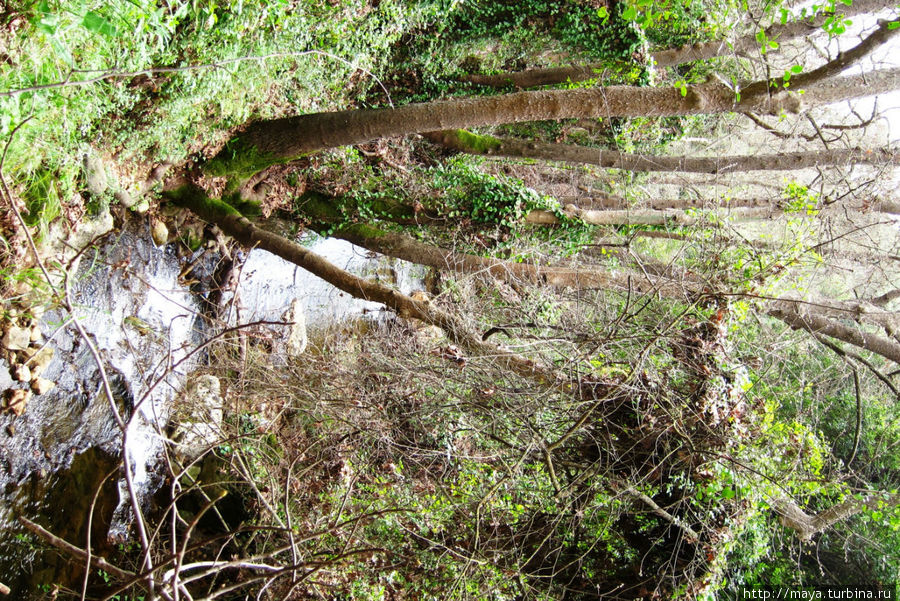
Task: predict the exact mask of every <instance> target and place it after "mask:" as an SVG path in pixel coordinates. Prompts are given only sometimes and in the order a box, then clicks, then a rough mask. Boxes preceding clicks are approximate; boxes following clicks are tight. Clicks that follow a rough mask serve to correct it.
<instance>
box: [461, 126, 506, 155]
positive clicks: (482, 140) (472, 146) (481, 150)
mask: <svg viewBox="0 0 900 601" xmlns="http://www.w3.org/2000/svg"><path fill="white" fill-rule="evenodd" d="M453 135H454V136H455V137H456V140H457V143H458V144H459V145H460V146H461V147H463V148H465V149H466V150H467V151H469V152H477V153H478V154H490V152H491V151H492V150H495V149H497V148H499V147H500V145H501V144H502V142H501V141H500V140H499V139H498V138H495V137H493V136H484V135H480V134H473V133H472V132H470V131H466V130H464V129H457V130H454V131H453Z"/></svg>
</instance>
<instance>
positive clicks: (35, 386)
mask: <svg viewBox="0 0 900 601" xmlns="http://www.w3.org/2000/svg"><path fill="white" fill-rule="evenodd" d="M55 386H56V382H53V381H52V380H48V379H46V378H35V379H34V380H32V381H31V391H32V392H33V393H34V394H47V393H48V392H50V391H51V390H53V388H54V387H55Z"/></svg>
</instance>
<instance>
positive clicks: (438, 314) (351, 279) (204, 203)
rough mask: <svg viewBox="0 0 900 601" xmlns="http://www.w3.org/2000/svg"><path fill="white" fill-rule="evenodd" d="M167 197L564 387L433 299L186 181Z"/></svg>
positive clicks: (358, 294)
mask: <svg viewBox="0 0 900 601" xmlns="http://www.w3.org/2000/svg"><path fill="white" fill-rule="evenodd" d="M165 195H166V197H167V198H168V199H169V200H171V201H173V202H174V203H176V204H178V205H179V206H182V207H184V208H186V209H188V210H190V211H191V212H193V213H195V214H196V215H197V216H199V217H200V218H202V219H204V220H206V221H208V222H210V223H214V224H215V225H217V226H219V227H220V228H221V229H222V231H223V232H225V233H226V234H227V235H229V236H232V237H233V238H235V239H236V240H237V241H238V242H241V243H242V244H244V245H246V246H252V247H255V248H261V249H263V250H267V251H269V252H270V253H272V254H274V255H277V256H279V257H281V258H282V259H284V260H286V261H290V262H291V263H293V264H295V265H297V266H299V267H302V268H303V269H305V270H307V271H309V272H310V273H312V274H313V275H315V276H317V277H320V278H322V279H323V280H325V281H326V282H328V283H329V284H331V285H332V286H334V287H335V288H338V289H340V290H343V291H344V292H347V293H348V294H351V295H352V296H354V297H355V298H361V299H365V300H370V301H375V302H378V303H382V304H384V305H386V306H387V307H389V308H391V309H393V310H394V311H396V312H397V313H398V314H399V315H400V316H401V317H407V318H414V319H419V320H421V321H423V322H425V323H427V324H429V325H433V326H437V327H439V328H441V329H442V330H444V331H445V332H446V333H447V336H448V337H449V338H450V339H451V340H453V341H454V342H456V343H457V344H459V345H460V346H461V347H463V348H464V349H466V350H467V351H468V352H471V353H473V354H476V355H480V356H489V357H492V358H493V360H495V361H498V362H499V363H500V364H501V365H503V366H504V367H506V368H507V369H510V370H512V371H514V372H515V373H518V374H519V375H522V376H525V377H528V378H530V379H532V380H535V381H538V382H542V383H547V384H552V385H564V384H563V382H564V378H562V377H561V375H560V374H558V373H557V372H556V370H554V369H552V368H548V367H544V366H541V365H539V364H537V363H536V362H534V361H532V360H530V359H526V358H525V357H522V356H521V355H518V354H517V353H514V352H512V351H510V350H507V349H505V348H502V347H500V346H497V345H495V344H492V343H490V342H485V341H483V340H481V339H480V338H479V337H478V336H477V335H475V334H474V333H473V332H472V331H471V330H470V329H469V328H468V326H467V325H466V324H465V323H463V322H462V320H460V319H458V318H456V317H454V316H452V315H450V314H449V313H447V312H446V311H442V310H441V309H439V308H437V307H435V306H434V305H432V304H431V303H428V302H425V301H420V300H416V299H414V298H411V297H409V296H407V295H405V294H402V293H400V292H398V291H397V290H395V289H393V288H390V287H388V286H384V285H383V284H379V283H377V282H372V281H369V280H366V279H363V278H360V277H357V276H355V275H353V274H352V273H350V272H348V271H345V270H343V269H341V268H340V267H337V266H336V265H333V264H332V263H330V262H329V261H327V260H326V259H325V258H323V257H321V256H319V255H317V254H316V253H314V252H312V251H310V250H308V249H306V248H303V247H302V246H300V245H299V244H297V243H296V242H292V241H290V240H288V239H286V238H284V237H282V236H280V235H278V234H275V233H272V232H268V231H266V230H264V229H261V228H258V227H256V226H255V225H254V224H253V223H251V222H250V220H249V219H247V218H246V217H244V216H243V215H241V214H240V213H239V212H238V211H237V210H236V209H234V208H233V207H231V206H230V205H228V204H226V203H224V202H222V201H218V200H214V199H210V198H209V197H208V196H207V195H206V192H205V191H204V190H203V189H201V188H199V187H196V186H193V185H190V184H185V185H183V186H181V187H178V188H177V189H174V190H170V191H168V192H166V194H165Z"/></svg>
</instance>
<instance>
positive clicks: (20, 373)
mask: <svg viewBox="0 0 900 601" xmlns="http://www.w3.org/2000/svg"><path fill="white" fill-rule="evenodd" d="M13 375H14V376H15V378H16V380H18V381H19V382H31V368H29V367H28V366H27V365H25V364H24V363H23V364H20V365H16V367H15V369H14V373H13Z"/></svg>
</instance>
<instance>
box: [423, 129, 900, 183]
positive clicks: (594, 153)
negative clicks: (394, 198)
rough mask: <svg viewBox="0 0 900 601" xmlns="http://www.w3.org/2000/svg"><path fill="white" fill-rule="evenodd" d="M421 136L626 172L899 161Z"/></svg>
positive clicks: (837, 154)
mask: <svg viewBox="0 0 900 601" xmlns="http://www.w3.org/2000/svg"><path fill="white" fill-rule="evenodd" d="M425 137H427V138H428V139H429V140H431V141H433V142H437V143H438V144H441V145H443V146H445V147H447V148H451V149H453V150H458V151H460V152H465V153H467V154H476V155H486V156H501V157H521V158H529V159H540V160H544V161H559V162H563V163H582V164H587V165H597V166H599V167H604V168H607V169H624V170H627V171H678V172H685V173H708V174H716V175H718V174H722V173H734V172H739V171H793V170H796V169H805V168H809V167H817V166H819V165H847V164H852V163H872V164H886V163H896V162H897V160H898V155H897V154H896V153H894V152H892V151H890V150H889V149H876V150H874V151H872V150H862V149H857V148H835V149H826V150H815V151H809V152H783V153H779V154H758V155H739V156H722V157H686V156H652V155H640V154H627V153H623V152H618V151H616V150H604V149H601V148H591V147H588V146H574V145H571V144H548V143H544V142H534V141H530V140H518V139H515V138H496V137H493V136H486V135H479V134H473V133H471V132H468V131H465V130H459V129H457V130H445V131H439V132H429V133H427V134H425Z"/></svg>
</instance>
